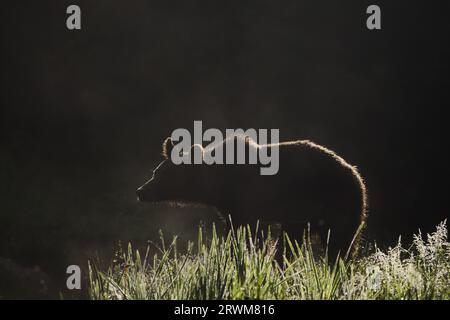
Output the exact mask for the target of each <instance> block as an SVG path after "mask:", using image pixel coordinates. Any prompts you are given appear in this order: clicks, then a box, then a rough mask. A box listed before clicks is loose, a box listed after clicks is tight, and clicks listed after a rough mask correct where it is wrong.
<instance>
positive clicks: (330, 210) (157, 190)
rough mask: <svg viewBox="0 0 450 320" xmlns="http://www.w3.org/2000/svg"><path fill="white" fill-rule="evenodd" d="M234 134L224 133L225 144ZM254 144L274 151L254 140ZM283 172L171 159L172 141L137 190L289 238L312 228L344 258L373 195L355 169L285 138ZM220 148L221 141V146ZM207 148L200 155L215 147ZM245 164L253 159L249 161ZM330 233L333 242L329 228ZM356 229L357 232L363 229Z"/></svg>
mask: <svg viewBox="0 0 450 320" xmlns="http://www.w3.org/2000/svg"><path fill="white" fill-rule="evenodd" d="M227 139H230V138H226V139H225V140H224V141H223V143H225V141H226V140H227ZM231 139H244V140H245V145H246V147H247V148H248V150H249V149H250V148H257V149H260V148H268V149H269V150H267V151H269V152H271V151H270V149H271V148H273V146H274V145H272V144H266V145H258V144H257V143H255V142H254V141H253V140H251V139H249V138H248V137H243V136H234V137H231ZM277 146H278V147H279V149H278V150H279V172H278V173H277V174H275V175H260V173H259V167H258V166H256V165H250V164H239V165H220V164H212V165H207V164H179V165H175V164H173V162H172V160H171V157H170V154H171V151H172V149H173V143H172V141H171V139H170V138H168V139H166V140H165V141H164V143H163V152H162V155H163V158H164V159H163V160H162V162H161V163H160V164H159V165H158V166H157V167H156V168H155V169H154V170H153V176H152V177H151V179H150V180H149V181H147V182H146V183H145V184H144V185H142V186H141V187H139V188H138V189H137V196H138V199H139V201H144V202H155V203H167V204H173V203H182V204H205V205H209V206H213V207H215V208H216V209H217V210H218V211H219V212H221V213H222V214H223V216H228V215H230V216H231V219H232V222H233V226H235V227H236V226H239V225H247V224H250V225H251V226H255V224H256V222H257V221H260V222H261V223H263V224H265V225H279V226H280V225H281V229H282V230H283V231H285V232H287V233H288V234H289V235H290V236H291V237H295V238H298V237H299V236H301V235H302V233H303V231H304V230H305V229H306V228H307V226H308V227H309V228H310V232H311V234H314V235H315V236H317V237H318V238H319V239H320V242H321V243H322V244H324V243H328V244H329V252H330V253H332V254H335V253H337V252H339V251H340V252H341V254H342V255H344V254H345V253H348V252H350V251H349V250H348V249H349V248H352V250H353V252H355V249H356V248H357V247H358V246H357V243H358V240H359V238H360V234H361V230H362V226H364V225H365V222H366V218H367V192H366V187H365V184H364V180H363V178H362V177H361V175H360V173H359V172H358V170H357V169H356V167H354V166H352V165H350V164H349V163H348V162H347V161H345V160H344V159H343V158H342V157H340V156H339V155H337V154H336V153H335V152H334V151H332V150H330V149H328V148H326V147H324V146H321V145H319V144H316V143H314V142H311V141H309V140H297V141H288V142H281V143H279V144H277ZM216 147H217V145H216ZM216 147H213V148H209V149H208V148H206V149H203V148H202V147H201V146H199V145H194V146H192V149H191V154H194V152H193V150H194V148H200V149H201V152H202V154H203V155H204V154H206V153H207V152H214V148H216ZM246 163H247V162H246ZM329 230H331V233H330V235H331V237H330V239H329V242H328V231H329ZM357 231H358V232H357Z"/></svg>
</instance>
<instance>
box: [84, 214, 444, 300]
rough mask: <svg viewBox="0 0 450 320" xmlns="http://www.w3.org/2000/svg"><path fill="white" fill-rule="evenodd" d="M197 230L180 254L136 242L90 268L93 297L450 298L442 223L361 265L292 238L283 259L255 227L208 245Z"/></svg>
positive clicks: (214, 236) (214, 234) (213, 238)
mask: <svg viewBox="0 0 450 320" xmlns="http://www.w3.org/2000/svg"><path fill="white" fill-rule="evenodd" d="M205 234H206V233H205V232H204V230H202V229H199V232H198V239H197V241H196V243H195V244H194V243H188V245H187V250H184V253H179V252H178V250H177V239H176V238H174V239H173V240H172V241H171V243H170V244H169V245H166V243H165V241H164V238H163V237H162V234H161V246H160V252H159V253H158V254H155V255H153V256H152V257H150V254H149V252H150V250H149V249H147V251H146V253H145V254H144V255H143V256H142V255H141V254H140V252H139V251H134V250H133V249H132V246H131V244H129V245H128V247H127V248H126V249H120V250H119V251H118V254H117V255H118V259H116V261H115V262H114V263H113V264H112V265H111V266H110V267H109V268H108V269H107V270H99V268H98V267H96V266H95V265H93V264H92V263H90V264H89V294H90V297H91V298H92V299H449V298H450V245H449V243H448V241H447V228H446V224H445V222H443V223H441V224H439V225H438V226H437V228H436V231H435V232H434V233H432V234H429V235H427V237H426V239H424V238H423V236H422V234H421V233H419V234H418V235H416V236H415V237H414V242H413V244H412V246H411V247H410V248H403V247H402V244H401V241H400V240H399V242H398V244H397V245H396V246H395V247H393V248H389V249H388V250H387V251H382V250H380V249H378V248H375V251H374V252H373V253H372V254H369V255H366V256H365V257H362V258H359V259H358V260H348V261H347V260H344V259H342V258H339V257H338V258H337V259H335V260H334V259H333V260H332V261H329V259H328V257H327V256H326V254H325V255H324V256H316V255H315V250H313V248H312V246H311V243H310V241H309V237H306V238H304V239H303V241H302V242H301V243H299V242H297V241H295V240H291V239H290V238H289V237H288V236H287V235H284V238H283V239H282V240H283V241H284V248H285V249H284V251H283V253H282V254H281V253H277V250H276V248H277V247H280V246H279V245H277V244H276V241H275V240H274V239H272V238H271V236H270V231H269V233H268V234H267V236H266V237H260V236H257V234H258V230H257V228H256V230H255V232H253V233H252V230H251V228H250V227H248V226H247V227H240V228H238V229H237V230H231V231H230V232H229V233H228V234H227V235H226V237H219V236H218V235H217V232H216V230H215V228H214V227H213V230H212V232H211V236H210V239H208V240H205Z"/></svg>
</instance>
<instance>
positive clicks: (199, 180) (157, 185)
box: [136, 138, 212, 203]
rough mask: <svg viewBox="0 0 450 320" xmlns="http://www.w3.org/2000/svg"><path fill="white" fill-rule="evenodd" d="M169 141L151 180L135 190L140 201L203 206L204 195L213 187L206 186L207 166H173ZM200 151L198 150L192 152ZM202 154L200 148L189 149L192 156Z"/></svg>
mask: <svg viewBox="0 0 450 320" xmlns="http://www.w3.org/2000/svg"><path fill="white" fill-rule="evenodd" d="M173 146H174V145H173V142H172V140H171V138H167V139H166V140H165V141H164V143H163V146H162V156H163V159H162V161H161V162H160V163H159V164H158V165H157V166H156V168H155V169H153V172H152V176H151V178H150V179H149V180H148V181H147V182H146V183H144V184H143V185H142V186H140V187H139V188H138V189H137V190H136V194H137V198H138V200H139V201H142V202H154V203H163V202H198V203H203V202H204V199H205V193H208V189H210V188H212V186H211V181H209V183H208V176H207V175H208V173H207V172H206V170H207V169H206V168H205V167H206V166H204V165H201V164H196V165H194V164H183V163H182V164H177V165H176V164H174V163H173V162H172V160H171V156H170V155H171V152H172V149H173ZM196 148H200V149H201V150H195V149H196ZM196 151H197V152H198V151H200V152H203V148H202V147H201V146H199V145H193V146H192V147H191V151H190V153H191V154H194V152H196Z"/></svg>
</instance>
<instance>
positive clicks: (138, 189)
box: [136, 187, 143, 201]
mask: <svg viewBox="0 0 450 320" xmlns="http://www.w3.org/2000/svg"><path fill="white" fill-rule="evenodd" d="M142 193H143V189H142V187H139V188H137V190H136V196H137V200H138V201H142Z"/></svg>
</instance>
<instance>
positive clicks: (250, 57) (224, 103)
mask: <svg viewBox="0 0 450 320" xmlns="http://www.w3.org/2000/svg"><path fill="white" fill-rule="evenodd" d="M72 3H76V4H78V5H80V7H81V10H82V30H81V31H69V30H67V28H66V26H65V20H66V13H65V11H66V8H67V6H68V5H69V4H72ZM376 3H377V4H378V5H380V7H381V9H382V30H380V31H369V30H367V29H366V27H365V20H366V14H365V10H366V8H367V6H368V5H369V4H372V3H369V2H366V1H331V0H328V1H324V0H320V1H298V0H286V1H267V0H265V1H264V0H259V1H256V0H255V1H249V0H240V1H196V0H191V1H178V0H176V1H173V0H172V1H150V0H149V1H144V0H139V1H138V0H136V1H106V0H96V1H73V2H68V1H15V2H12V1H11V3H10V4H2V9H1V15H2V16H1V19H2V20H1V21H2V50H1V54H2V69H1V70H2V71H1V74H2V87H1V90H2V94H1V97H2V100H1V101H2V108H1V112H2V114H1V131H2V132H1V137H2V139H1V140H2V144H1V149H0V153H1V154H0V163H1V171H0V174H1V184H0V188H1V189H0V190H1V192H0V197H1V198H0V296H8V295H9V296H20V297H23V296H26V295H30V296H34V295H35V292H33V291H32V290H31V289H29V288H28V287H27V286H28V284H25V285H23V287H18V284H17V283H18V282H17V281H15V280H14V279H16V278H17V277H18V274H20V272H22V271H23V270H25V271H26V270H31V271H30V272H42V273H45V274H49V275H52V274H56V275H57V276H55V277H56V279H63V276H64V271H65V267H66V266H67V265H68V264H72V263H74V264H80V265H81V264H85V263H86V260H85V259H86V256H88V255H89V254H91V253H92V254H94V253H95V251H102V248H103V247H108V248H113V247H114V246H115V245H116V244H117V241H118V240H119V239H121V240H124V241H127V240H135V241H138V240H139V241H145V239H148V238H154V237H155V236H156V235H157V232H156V231H157V230H158V229H159V228H161V227H162V228H164V227H168V226H169V225H170V223H171V220H170V219H171V218H170V217H167V216H166V215H161V214H158V213H157V212H153V211H152V210H151V208H148V207H147V206H146V205H144V204H139V203H137V201H136V197H135V189H136V187H137V186H138V185H139V184H141V183H142V182H143V181H144V180H145V178H146V177H148V173H149V170H150V169H151V168H152V167H153V166H154V164H155V163H156V162H157V161H158V160H159V153H160V146H161V143H162V141H163V139H164V138H165V137H167V136H168V135H169V134H170V133H171V131H172V130H173V129H175V128H180V127H185V128H192V124H193V120H203V122H204V127H205V128H207V127H217V128H220V129H224V128H250V127H252V128H280V134H281V139H282V140H289V139H299V138H302V139H304V138H308V139H311V140H314V141H317V142H319V143H321V144H324V145H326V146H329V147H330V148H332V149H334V150H336V151H338V152H339V153H340V154H342V155H343V156H344V157H345V158H346V159H348V160H349V162H351V163H353V164H356V165H357V166H358V167H359V168H360V171H361V173H362V174H363V175H364V176H365V178H366V181H367V184H368V189H369V193H370V194H369V197H370V198H369V199H370V213H371V216H370V221H369V228H370V235H371V237H372V238H373V239H375V240H377V242H378V243H379V244H382V245H389V244H393V243H394V241H396V240H397V237H398V235H399V234H402V235H404V236H405V237H406V238H405V241H407V239H408V237H407V236H409V235H411V234H412V233H413V232H415V231H417V229H418V228H421V229H422V230H423V231H424V232H429V231H431V230H432V229H433V228H434V226H435V225H436V224H437V223H439V222H440V221H442V220H444V219H445V218H447V217H448V216H449V208H448V207H449V205H448V186H447V179H448V177H449V174H448V173H449V170H448V158H447V154H448V144H447V131H448V122H447V117H446V113H447V112H446V111H447V110H446V109H447V108H448V107H449V101H450V99H449V96H450V93H449V82H448V74H449V57H450V50H449V45H448V42H449V41H448V39H449V31H450V30H449V22H448V17H446V16H445V15H446V14H448V12H449V11H448V9H449V4H448V1H447V2H446V1H433V2H425V1H421V2H419V1H417V2H415V3H414V2H411V1H376ZM282 165H283V164H281V165H280V166H281V170H282ZM291 192H292V194H293V196H295V190H292V191H291ZM187 219H188V218H187ZM175 220H179V216H178V218H177V219H175ZM177 223H180V221H177ZM189 223H191V222H189ZM8 266H9V267H8ZM8 268H9V269H8ZM11 269H14V270H15V269H17V270H19V271H17V272H15V273H14V272H12V271H11ZM5 270H7V271H5ZM21 270H22V271H21ZM25 271H23V272H25ZM2 272H3V273H2ZM50 278H51V277H50ZM55 281H56V283H55ZM58 281H59V282H58ZM49 282H52V280H49ZM53 283H54V286H55V288H60V287H63V286H64V280H53ZM2 286H3V287H2ZM11 288H16V290H17V293H14V291H11V290H12V289H11Z"/></svg>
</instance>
